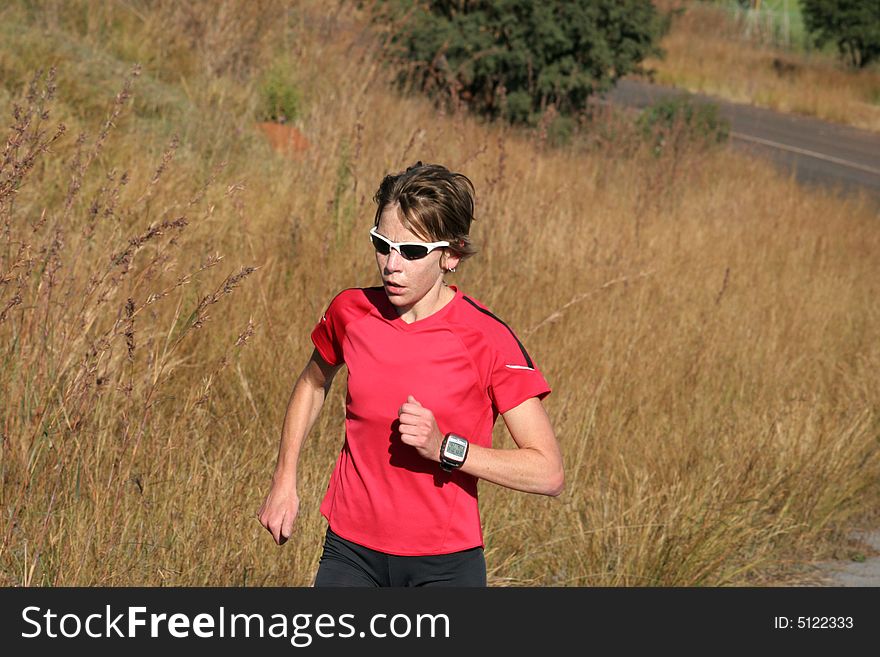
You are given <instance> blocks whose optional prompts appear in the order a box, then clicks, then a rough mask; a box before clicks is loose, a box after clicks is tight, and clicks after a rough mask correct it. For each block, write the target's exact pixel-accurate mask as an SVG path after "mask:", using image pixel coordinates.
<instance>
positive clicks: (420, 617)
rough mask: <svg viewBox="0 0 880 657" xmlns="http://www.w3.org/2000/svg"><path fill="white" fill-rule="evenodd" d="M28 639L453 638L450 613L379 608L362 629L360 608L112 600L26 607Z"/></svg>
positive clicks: (300, 642)
mask: <svg viewBox="0 0 880 657" xmlns="http://www.w3.org/2000/svg"><path fill="white" fill-rule="evenodd" d="M21 617H22V620H23V621H24V622H25V624H26V630H25V631H22V633H21V636H22V638H25V639H33V638H38V637H43V638H46V637H48V638H52V639H54V638H60V637H63V638H68V639H69V638H75V637H89V638H93V639H103V638H114V637H115V638H127V639H138V638H146V637H151V638H158V637H172V638H175V639H184V638H188V637H191V636H193V637H198V638H203V639H222V638H236V637H238V638H260V639H262V638H265V637H270V638H276V639H289V641H290V644H291V645H293V646H296V647H298V648H304V647H306V646H309V645H311V643H312V641H313V640H314V639H315V638H322V639H332V638H339V639H348V638H353V637H360V638H364V637H368V636H369V637H375V638H397V639H402V638H407V637H417V638H447V639H448V638H449V637H450V622H449V617H448V616H447V615H446V614H415V615H408V614H373V615H372V616H370V619H369V622H368V623H366V624H365V625H364V627H363V629H361V630H358V629H357V625H358V624H357V623H356V622H355V614H305V613H303V614H294V615H286V614H281V613H277V614H271V615H266V614H259V613H252V614H236V613H230V612H228V611H227V610H226V608H225V607H220V608H218V609H217V611H216V612H215V613H199V614H196V615H194V616H192V617H190V614H184V613H173V614H165V613H148V612H147V608H146V607H126V608H125V610H124V611H122V612H114V611H113V610H112V609H111V607H110V605H106V606H105V608H104V610H103V611H102V612H95V613H89V614H87V615H83V613H82V612H66V613H58V612H55V611H53V610H52V609H45V610H44V609H42V608H41V607H35V606H30V607H25V608H24V609H23V610H22V612H21Z"/></svg>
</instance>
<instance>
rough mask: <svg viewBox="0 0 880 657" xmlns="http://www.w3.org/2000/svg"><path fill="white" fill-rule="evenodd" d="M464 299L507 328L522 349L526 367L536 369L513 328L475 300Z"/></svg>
mask: <svg viewBox="0 0 880 657" xmlns="http://www.w3.org/2000/svg"><path fill="white" fill-rule="evenodd" d="M462 298H463V299H464V300H465V301H467V302H468V303H469V304H471V305H472V306H473V307H474V308H476V309H477V310H479V311H480V312H481V313H483V314H484V315H489V317H491V318H492V319H494V320H495V321H496V322H499V323H500V324H501V325H502V326H503V327H504V328H506V329H507V330H508V331H510V334H511V335H512V336H513V339H514V340H516V343H517V344H518V345H519V349H520V351H522V355H523V357H524V358H525V359H526V365H528V366H529V368H530V369H535V366H534V365H533V364H532V359H531V358H529V352H527V351H526V348H525V347H524V346H523V343H522V342H520V341H519V338H518V337H516V333H514V332H513V329H512V328H510V327H509V326H508V325H507V324H505V323H504V321H503V320H502V319H500V318H499V317H498V316H496V315H494V314H493V313H491V312H490V311H488V310H486V309H485V308H481V307H480V306H478V305H477V304H476V303H475V302H474V301H473V299H469V298H467V297H462Z"/></svg>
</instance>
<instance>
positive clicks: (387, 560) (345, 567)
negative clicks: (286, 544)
mask: <svg viewBox="0 0 880 657" xmlns="http://www.w3.org/2000/svg"><path fill="white" fill-rule="evenodd" d="M315 586H369V587H380V586H395V587H397V586H486V559H485V558H484V556H483V548H482V547H475V548H471V549H470V550H462V551H461V552H452V553H450V554H437V555H429V556H423V557H400V556H397V555H394V554H386V553H385V552H378V551H377V550H371V549H370V548H367V547H364V546H363V545H358V544H357V543H352V542H351V541H347V540H345V539H344V538H342V537H341V536H339V535H338V534H336V533H334V532H333V531H332V530H331V529H330V528H329V527H328V528H327V536H326V537H325V539H324V553H323V554H322V555H321V562H320V564H319V566H318V574H317V575H316V576H315Z"/></svg>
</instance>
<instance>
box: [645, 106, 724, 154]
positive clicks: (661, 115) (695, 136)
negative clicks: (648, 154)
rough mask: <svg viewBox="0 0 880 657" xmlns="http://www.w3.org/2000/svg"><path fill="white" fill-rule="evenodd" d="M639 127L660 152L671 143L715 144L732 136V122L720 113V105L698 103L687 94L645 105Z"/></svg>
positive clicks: (655, 149) (656, 151)
mask: <svg viewBox="0 0 880 657" xmlns="http://www.w3.org/2000/svg"><path fill="white" fill-rule="evenodd" d="M638 126H639V129H640V130H641V132H642V135H643V136H644V137H645V138H646V139H647V140H649V141H650V142H651V143H652V144H653V148H654V152H655V153H656V154H658V155H659V154H660V153H662V152H663V150H664V149H665V148H666V147H667V146H668V145H669V144H670V143H673V144H680V143H681V142H682V141H684V142H688V143H692V144H696V145H698V146H712V145H716V144H722V143H724V142H726V141H727V139H728V137H729V136H730V122H729V121H728V120H727V119H725V118H724V117H722V116H720V115H719V114H718V106H717V105H713V104H707V103H695V102H693V101H692V100H691V99H690V98H688V97H687V96H676V97H674V98H669V99H665V100H661V101H658V102H657V103H655V104H653V105H651V106H649V107H647V108H645V109H644V110H643V111H642V114H641V116H639V119H638Z"/></svg>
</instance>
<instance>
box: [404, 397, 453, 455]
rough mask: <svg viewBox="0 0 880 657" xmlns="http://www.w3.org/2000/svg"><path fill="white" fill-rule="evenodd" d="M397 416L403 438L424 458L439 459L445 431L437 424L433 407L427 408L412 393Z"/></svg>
mask: <svg viewBox="0 0 880 657" xmlns="http://www.w3.org/2000/svg"><path fill="white" fill-rule="evenodd" d="M397 416H398V417H399V418H400V438H401V440H403V442H404V443H406V444H407V445H411V446H412V447H415V449H416V451H417V452H418V453H419V454H421V455H422V456H423V457H424V458H426V459H429V460H431V461H439V460H440V444H441V443H442V442H443V433H442V432H441V431H440V428H439V427H438V426H437V420H435V419H434V413H433V412H432V411H431V409H430V408H425V407H424V406H422V405H421V403H419V400H417V399H416V398H415V397H413V396H412V395H410V396H409V397H407V398H406V403H404V404H403V405H402V406H401V407H400V408H399V409H398V411H397Z"/></svg>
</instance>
